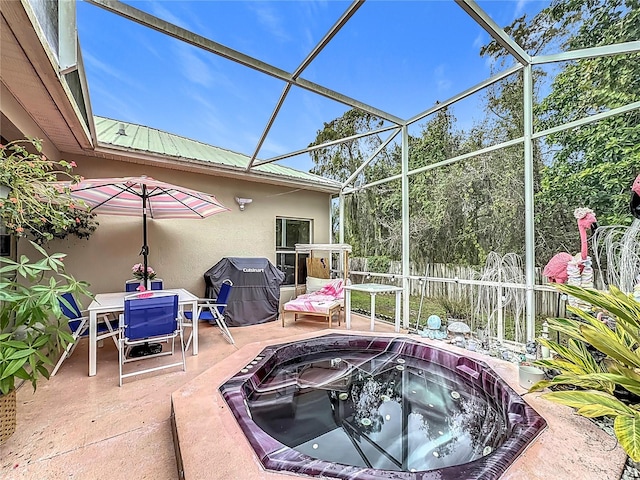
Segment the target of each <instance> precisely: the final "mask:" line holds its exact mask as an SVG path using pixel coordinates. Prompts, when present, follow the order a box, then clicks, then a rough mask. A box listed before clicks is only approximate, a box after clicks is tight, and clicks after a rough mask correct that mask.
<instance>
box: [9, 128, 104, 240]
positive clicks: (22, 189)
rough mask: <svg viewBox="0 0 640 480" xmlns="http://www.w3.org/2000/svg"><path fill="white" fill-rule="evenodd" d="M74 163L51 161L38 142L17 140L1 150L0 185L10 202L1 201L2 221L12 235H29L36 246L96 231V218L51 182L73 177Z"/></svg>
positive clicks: (67, 192)
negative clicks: (6, 192)
mask: <svg viewBox="0 0 640 480" xmlns="http://www.w3.org/2000/svg"><path fill="white" fill-rule="evenodd" d="M75 166H76V164H75V162H66V161H64V160H60V161H58V162H55V161H53V160H49V159H48V158H47V157H46V156H45V155H44V154H43V153H42V141H41V140H38V139H26V140H15V141H13V142H9V143H8V144H6V145H2V146H0V185H6V186H8V187H9V189H10V191H9V196H8V198H7V199H0V217H1V218H2V220H3V221H4V224H5V226H6V228H7V229H8V231H9V232H11V233H13V234H17V235H20V236H21V235H26V234H30V235H31V236H32V237H33V238H34V240H35V241H36V242H37V243H44V242H45V241H48V240H51V239H53V238H64V237H66V236H67V235H69V234H75V235H77V236H78V237H80V238H87V237H88V236H89V235H91V233H93V231H94V230H95V229H96V226H97V223H96V222H95V221H94V217H95V214H91V213H89V212H88V211H87V208H86V206H85V205H83V204H82V203H81V202H76V201H74V200H73V199H72V198H71V196H70V195H69V190H68V189H62V188H60V187H57V186H54V185H53V184H52V183H51V182H55V181H56V180H59V177H60V176H62V177H65V178H66V179H69V180H71V181H72V182H78V181H79V180H80V177H78V176H77V175H73V174H72V169H73V167H75Z"/></svg>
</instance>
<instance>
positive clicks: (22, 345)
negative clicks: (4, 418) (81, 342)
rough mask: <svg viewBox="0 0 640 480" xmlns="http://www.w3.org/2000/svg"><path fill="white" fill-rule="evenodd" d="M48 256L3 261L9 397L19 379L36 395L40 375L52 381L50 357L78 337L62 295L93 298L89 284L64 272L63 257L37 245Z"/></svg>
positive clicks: (0, 385)
mask: <svg viewBox="0 0 640 480" xmlns="http://www.w3.org/2000/svg"><path fill="white" fill-rule="evenodd" d="M31 244H32V245H33V247H34V248H35V249H36V250H37V251H38V252H39V253H40V254H41V255H42V258H41V259H40V260H38V261H33V262H32V261H31V260H30V259H29V258H28V257H27V256H25V255H22V256H21V258H20V259H19V261H17V262H14V261H13V260H10V259H8V258H4V257H0V263H4V266H2V268H0V393H2V394H7V393H8V392H9V391H10V390H12V389H13V388H14V387H15V380H16V379H22V380H28V381H30V382H31V384H32V386H33V389H34V391H35V389H36V384H37V382H38V379H39V377H40V376H43V377H45V378H49V372H48V370H47V367H46V365H51V364H52V362H51V360H50V359H49V358H48V357H47V356H46V353H47V352H49V351H50V350H52V349H55V348H56V347H58V346H60V345H62V347H63V348H64V347H65V346H66V345H67V343H68V342H71V341H72V340H73V338H72V337H71V335H70V334H69V332H68V328H67V321H66V320H65V317H64V315H63V314H62V309H61V308H60V297H61V295H62V294H64V293H67V292H72V293H73V294H74V295H77V294H84V295H90V294H89V292H88V291H87V287H88V284H87V283H85V282H80V281H77V280H76V279H74V278H73V277H72V276H71V275H68V274H66V273H65V271H64V264H63V259H64V257H65V256H66V255H65V254H62V253H54V254H51V255H49V254H47V252H46V251H45V250H44V249H43V248H42V247H40V246H39V245H37V244H35V243H34V242H31Z"/></svg>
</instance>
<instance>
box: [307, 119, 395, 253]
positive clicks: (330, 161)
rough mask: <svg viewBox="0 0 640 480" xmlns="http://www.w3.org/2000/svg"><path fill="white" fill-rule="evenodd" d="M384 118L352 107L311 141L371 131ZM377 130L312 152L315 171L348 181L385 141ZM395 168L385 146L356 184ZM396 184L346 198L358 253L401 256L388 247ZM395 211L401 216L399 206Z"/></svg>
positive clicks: (348, 229) (349, 233) (350, 239)
mask: <svg viewBox="0 0 640 480" xmlns="http://www.w3.org/2000/svg"><path fill="white" fill-rule="evenodd" d="M382 124H383V121H382V120H381V119H379V118H377V117H375V116H373V115H371V114H370V113H366V112H363V111H361V110H357V109H352V110H348V111H347V112H346V113H345V114H344V115H342V116H341V117H338V118H336V119H335V120H333V121H331V122H329V123H325V124H324V128H323V129H322V130H320V131H318V134H317V136H316V140H315V141H314V142H313V143H312V144H311V145H310V146H314V145H322V144H324V143H327V142H331V141H335V140H339V139H341V138H345V137H351V136H353V135H356V134H361V133H365V132H370V131H372V130H375V129H376V128H379V127H381V126H382ZM381 143H382V140H381V139H380V137H379V136H378V135H377V134H373V135H369V136H365V137H360V138H356V139H352V140H347V141H345V142H340V143H338V144H336V145H331V146H328V147H326V148H322V149H318V150H314V151H313V152H311V155H312V158H313V161H314V163H315V166H314V167H313V169H312V170H311V172H312V173H315V174H317V175H323V176H326V177H329V178H333V179H335V180H338V181H342V182H344V181H346V180H347V179H348V178H349V177H350V176H351V175H352V174H354V173H355V172H356V170H357V169H358V168H359V167H360V165H361V164H362V163H363V162H364V161H366V160H368V159H369V158H370V157H371V155H372V154H373V153H374V151H375V150H376V149H377V148H378V147H379V146H380V145H381ZM393 171H394V166H393V162H392V159H391V157H390V156H389V153H388V152H387V150H386V149H383V150H382V151H381V152H380V153H379V154H378V155H377V156H376V159H375V160H374V161H373V162H372V163H370V164H369V165H368V166H367V168H366V169H364V170H363V171H362V172H360V173H359V174H358V175H357V176H356V177H355V178H354V180H353V184H352V185H364V184H367V183H370V182H372V181H375V180H379V179H381V178H385V177H387V176H389V175H390V174H391V173H392V172H393ZM394 188H395V187H393V186H390V185H388V184H384V185H380V186H378V187H374V188H369V189H367V190H364V191H360V192H356V193H354V194H353V195H348V196H347V197H346V198H345V211H346V215H345V242H346V243H350V244H352V245H353V246H354V254H355V255H360V256H367V255H390V256H391V257H394V258H396V257H399V249H397V250H396V253H395V255H393V253H390V252H391V251H392V250H390V248H388V245H386V244H387V243H388V237H389V222H387V221H386V217H388V215H389V214H388V208H389V206H392V208H393V205H394V204H393V203H392V201H391V196H392V194H393V190H394ZM397 205H399V204H396V207H395V209H394V211H393V214H391V215H392V216H393V217H394V218H395V217H398V216H399V213H398V211H399V210H397V209H398V208H399V207H398V206H397Z"/></svg>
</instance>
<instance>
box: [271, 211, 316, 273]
mask: <svg viewBox="0 0 640 480" xmlns="http://www.w3.org/2000/svg"><path fill="white" fill-rule="evenodd" d="M296 243H311V220H300V219H295V218H276V266H277V267H278V269H279V270H280V271H282V272H283V273H284V275H285V278H284V283H283V285H293V284H295V277H294V274H295V273H294V272H295V268H296V255H295V250H296ZM307 257H308V255H307V254H301V255H298V283H305V281H306V278H307V261H306V258H307Z"/></svg>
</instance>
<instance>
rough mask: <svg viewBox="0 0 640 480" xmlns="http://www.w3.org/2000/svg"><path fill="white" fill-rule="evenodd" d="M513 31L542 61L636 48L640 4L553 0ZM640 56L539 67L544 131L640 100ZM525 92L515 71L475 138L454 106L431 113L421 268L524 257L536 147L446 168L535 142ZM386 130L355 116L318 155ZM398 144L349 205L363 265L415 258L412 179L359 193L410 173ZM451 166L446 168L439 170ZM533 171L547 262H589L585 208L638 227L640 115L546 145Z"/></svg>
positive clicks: (324, 138)
mask: <svg viewBox="0 0 640 480" xmlns="http://www.w3.org/2000/svg"><path fill="white" fill-rule="evenodd" d="M505 31H506V32H507V33H508V34H509V35H510V36H511V37H512V38H513V39H514V40H515V41H516V42H517V43H518V44H519V45H520V46H521V47H522V48H523V49H524V50H525V51H527V52H528V53H529V54H530V55H544V54H553V53H557V52H558V51H561V50H576V49H581V48H588V47H594V46H601V45H608V44H615V43H621V42H628V41H634V40H637V32H638V31H640V0H602V1H595V0H589V1H583V0H552V2H551V4H550V5H549V6H548V7H547V8H544V9H543V10H542V11H541V12H540V13H539V14H537V15H535V16H534V17H533V18H528V17H527V16H522V17H519V18H517V19H516V20H515V21H514V22H513V23H512V24H511V25H508V26H507V27H505ZM481 55H483V56H487V57H490V59H491V60H492V61H493V63H492V70H493V71H498V70H500V71H502V70H504V67H507V66H511V63H512V58H511V55H510V54H509V53H508V52H507V51H506V50H505V49H504V48H503V47H502V46H501V45H500V44H498V43H497V42H495V41H493V42H491V43H489V44H488V45H486V46H485V47H483V48H482V49H481ZM639 57H640V54H637V53H634V54H621V55H611V56H598V57H594V58H588V59H582V60H575V61H570V62H558V63H554V64H552V65H551V66H543V67H540V66H537V65H534V67H533V71H532V74H533V79H534V83H533V91H534V99H533V104H534V131H535V132H540V131H542V130H545V129H548V128H552V127H554V126H556V125H560V124H563V123H566V122H570V121H573V120H576V119H581V118H585V117H588V116H590V115H593V114H597V113H599V112H604V111H608V110H610V109H612V108H616V107H620V106H621V105H628V104H630V103H632V102H637V101H638V100H640V61H638V60H639V59H640V58H639ZM551 73H554V76H552V75H551ZM523 91H524V76H523V72H522V71H518V72H514V73H513V74H511V75H508V76H506V77H505V78H503V79H502V80H500V81H498V82H495V83H493V84H491V85H490V86H488V87H487V88H485V89H484V90H483V93H484V95H485V108H484V118H483V119H482V120H480V121H479V122H476V124H474V125H473V127H472V128H471V129H469V130H468V131H462V130H460V129H458V128H456V118H455V116H454V114H453V109H454V108H456V105H455V104H454V106H453V107H451V109H448V108H444V109H441V110H439V111H437V112H436V113H434V114H432V115H430V116H428V117H427V118H426V120H425V123H424V124H423V125H421V131H420V133H419V134H417V135H415V136H414V135H410V136H409V166H408V167H409V171H410V172H413V173H412V174H411V175H410V177H409V253H410V256H411V258H412V259H413V260H414V261H417V262H419V263H424V262H441V263H456V264H460V265H478V264H482V263H484V262H485V259H486V257H487V255H488V254H489V253H490V252H492V251H495V252H497V253H499V254H501V255H504V254H506V253H511V252H513V253H517V254H523V253H524V249H525V247H524V245H525V239H524V237H525V225H524V211H525V196H524V194H523V192H524V160H523V158H524V150H523V145H522V144H520V143H519V144H516V145H513V146H511V147H508V148H502V149H499V150H495V151H491V152H485V153H484V154H481V155H475V156H472V157H470V158H468V159H464V160H462V161H458V162H455V163H446V160H448V159H451V158H454V157H457V156H461V155H465V154H469V153H471V152H475V151H478V150H481V149H483V148H486V147H489V146H492V145H496V144H498V143H501V142H505V141H509V140H513V139H518V138H521V137H522V136H523V135H524V107H523ZM383 125H384V122H383V121H382V120H381V119H379V118H376V117H374V116H372V115H370V114H368V113H365V112H361V111H358V110H350V111H348V112H347V113H345V114H344V115H343V116H342V117H339V118H337V119H335V120H334V121H332V122H329V123H326V124H325V125H324V128H323V130H321V131H319V132H318V136H317V138H316V141H315V142H314V145H320V144H323V143H327V142H331V141H335V140H338V139H340V138H343V137H349V136H354V135H355V134H358V133H363V132H367V131H372V130H374V129H375V128H378V127H380V126H383ZM381 143H382V139H381V138H379V136H378V135H377V134H376V135H370V136H367V137H360V138H357V139H351V140H348V141H346V142H343V143H339V144H336V145H331V146H329V147H326V148H324V149H321V150H317V151H315V152H314V153H313V154H312V155H313V159H314V161H315V164H316V166H315V167H314V169H313V172H314V173H318V174H323V175H327V176H330V177H331V178H334V179H337V180H340V181H345V180H346V179H347V178H349V177H350V176H351V175H352V174H353V173H355V172H356V171H358V169H360V167H361V165H362V162H363V161H366V160H368V159H369V158H370V156H371V154H372V153H373V152H374V151H375V150H376V149H377V148H378V147H379V146H380V145H381ZM398 143H399V142H398V141H397V139H395V143H391V144H390V145H389V146H388V147H386V148H384V149H382V150H381V151H380V153H379V154H378V155H377V156H376V157H375V158H374V159H373V161H371V162H370V163H369V164H368V165H367V166H366V168H364V169H362V171H359V173H358V175H357V176H356V177H355V178H354V181H353V184H352V186H353V188H354V193H350V194H349V195H346V196H345V236H346V238H345V241H347V242H348V243H351V244H352V245H353V246H354V254H355V255H359V256H370V255H383V256H387V257H389V258H391V259H399V258H400V256H401V255H400V252H401V250H402V249H401V246H402V241H403V239H402V233H403V229H402V211H401V205H402V203H401V200H402V198H401V181H400V180H399V179H395V180H392V181H389V182H386V183H381V184H378V185H375V186H373V187H370V188H367V189H365V190H358V189H357V187H358V186H359V185H366V184H370V183H372V182H375V181H376V180H379V179H383V178H387V177H390V176H397V175H398V174H399V173H400V172H401V165H402V153H401V148H400V146H399V144H398ZM439 162H445V163H444V164H443V165H440V166H436V167H435V168H431V166H432V165H434V164H438V163H439ZM533 162H534V164H533V188H534V194H535V209H534V211H535V226H536V232H535V233H536V242H535V244H536V245H535V248H536V252H535V258H536V260H537V261H538V263H539V264H540V265H544V264H545V263H546V262H547V261H548V260H549V259H550V258H551V257H552V256H553V255H554V254H556V253H557V252H559V251H569V252H575V251H578V249H579V236H578V232H577V229H576V225H575V218H574V217H573V210H574V209H575V208H576V207H580V206H585V207H590V208H592V209H593V210H594V211H595V212H596V215H597V217H598V220H599V222H600V223H601V224H629V223H630V222H631V220H632V217H631V216H630V215H629V212H628V201H629V195H630V186H631V183H632V182H633V179H634V178H635V177H636V175H637V174H638V173H639V172H640V110H638V109H635V110H632V111H629V112H626V113H624V114H620V115H617V116H614V117H610V118H608V119H604V120H600V121H597V122H593V123H590V124H585V125H582V126H581V127H579V128H574V129H569V130H565V131H562V132H556V133H552V134H549V135H546V136H543V137H540V138H536V139H535V140H534V141H533ZM416 170H420V173H415V171H416ZM347 190H349V189H347Z"/></svg>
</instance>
